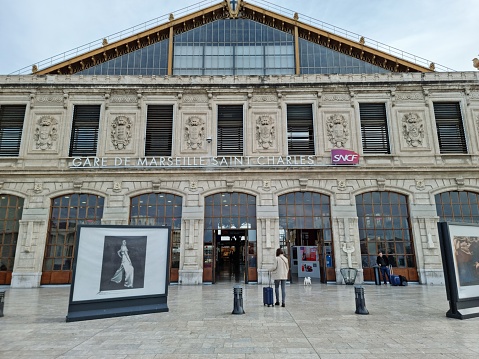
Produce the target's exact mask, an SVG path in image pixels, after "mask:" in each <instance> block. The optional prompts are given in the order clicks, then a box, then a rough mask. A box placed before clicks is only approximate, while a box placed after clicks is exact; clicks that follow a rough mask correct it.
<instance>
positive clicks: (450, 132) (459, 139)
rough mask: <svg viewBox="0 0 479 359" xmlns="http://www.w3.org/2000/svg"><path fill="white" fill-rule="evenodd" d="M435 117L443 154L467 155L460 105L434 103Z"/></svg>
mask: <svg viewBox="0 0 479 359" xmlns="http://www.w3.org/2000/svg"><path fill="white" fill-rule="evenodd" d="M434 117H435V118H436V129H437V137H438V140H439V149H440V151H441V153H467V145H466V136H465V134H464V127H463V124H462V116H461V108H460V106H459V103H457V102H438V103H434Z"/></svg>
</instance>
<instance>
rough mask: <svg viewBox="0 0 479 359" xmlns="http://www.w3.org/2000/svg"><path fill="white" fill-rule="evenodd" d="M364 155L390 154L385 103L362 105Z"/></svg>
mask: <svg viewBox="0 0 479 359" xmlns="http://www.w3.org/2000/svg"><path fill="white" fill-rule="evenodd" d="M359 116H360V118H361V138H362V144H363V153H374V154H381V153H382V154H389V153H391V152H390V148H389V134H388V122H387V119H386V105H385V104H384V103H360V104H359Z"/></svg>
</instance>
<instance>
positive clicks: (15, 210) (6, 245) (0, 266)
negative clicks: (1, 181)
mask: <svg viewBox="0 0 479 359" xmlns="http://www.w3.org/2000/svg"><path fill="white" fill-rule="evenodd" d="M22 211H23V198H20V197H16V196H11V195H7V194H3V195H0V284H10V281H11V272H12V271H13V262H14V261H15V250H16V248H17V239H18V229H19V221H20V219H21V218H22Z"/></svg>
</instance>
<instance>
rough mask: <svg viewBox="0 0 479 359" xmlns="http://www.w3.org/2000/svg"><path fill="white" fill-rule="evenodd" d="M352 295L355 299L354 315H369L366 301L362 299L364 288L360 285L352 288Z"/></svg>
mask: <svg viewBox="0 0 479 359" xmlns="http://www.w3.org/2000/svg"><path fill="white" fill-rule="evenodd" d="M354 295H355V297H356V312H355V313H356V314H369V312H368V310H367V309H366V300H365V299H364V288H363V287H361V286H360V285H356V286H354Z"/></svg>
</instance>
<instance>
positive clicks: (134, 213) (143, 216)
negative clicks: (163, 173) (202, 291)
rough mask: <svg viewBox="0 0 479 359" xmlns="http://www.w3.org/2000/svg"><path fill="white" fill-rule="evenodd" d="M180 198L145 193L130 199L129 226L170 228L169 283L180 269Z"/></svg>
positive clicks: (175, 280) (175, 279)
mask: <svg viewBox="0 0 479 359" xmlns="http://www.w3.org/2000/svg"><path fill="white" fill-rule="evenodd" d="M181 213H182V198H181V197H180V196H176V195H174V194H169V193H145V194H142V195H139V196H136V197H132V198H131V204H130V224H131V225H142V226H145V225H146V226H169V227H170V228H171V252H170V282H177V281H178V270H179V268H180V241H181Z"/></svg>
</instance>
